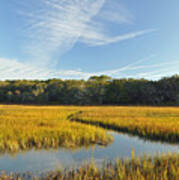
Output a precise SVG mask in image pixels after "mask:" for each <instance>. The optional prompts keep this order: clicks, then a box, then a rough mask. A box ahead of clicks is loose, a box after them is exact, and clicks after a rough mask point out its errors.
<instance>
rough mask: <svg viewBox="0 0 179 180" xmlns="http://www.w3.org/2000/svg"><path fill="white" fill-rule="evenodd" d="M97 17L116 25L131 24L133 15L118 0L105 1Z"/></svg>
mask: <svg viewBox="0 0 179 180" xmlns="http://www.w3.org/2000/svg"><path fill="white" fill-rule="evenodd" d="M99 17H100V18H102V19H104V20H106V21H109V22H113V23H117V24H124V23H125V24H133V21H134V19H135V18H134V15H133V14H132V13H131V12H130V11H129V10H128V9H127V8H126V7H125V6H124V5H123V4H122V3H120V1H119V0H112V1H111V0H106V5H105V7H103V8H102V10H101V12H100V13H99Z"/></svg>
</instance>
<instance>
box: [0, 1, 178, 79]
mask: <svg viewBox="0 0 179 180" xmlns="http://www.w3.org/2000/svg"><path fill="white" fill-rule="evenodd" d="M178 7H179V1H178V0H172V1H163V0H157V1H156V0H150V1H140V2H139V0H132V1H131V0H125V1H124V0H31V1H29V0H23V1H22V0H11V1H7V0H1V1H0V79H49V78H65V79H66V78H68V79H69V78H74V79H81V78H84V79H86V78H88V77H89V76H92V75H101V74H106V75H109V76H112V77H114V78H129V77H132V78H147V79H159V78H161V77H163V76H170V75H173V74H177V73H179V46H178V44H177V43H178V42H179V21H178V18H179V9H178Z"/></svg>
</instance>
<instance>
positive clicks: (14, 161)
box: [0, 132, 179, 173]
mask: <svg viewBox="0 0 179 180" xmlns="http://www.w3.org/2000/svg"><path fill="white" fill-rule="evenodd" d="M110 133H111V132H110ZM111 134H112V135H113V136H114V142H113V143H112V144H110V145H109V146H107V147H100V146H98V145H96V146H93V147H90V148H88V149H86V148H81V149H79V150H76V151H72V150H68V149H58V150H38V151H35V150H31V151H28V152H25V153H22V152H20V153H18V154H16V155H15V156H12V155H10V154H4V155H1V156H0V171H2V170H3V171H5V172H6V173H9V172H16V173H22V172H31V173H45V172H48V171H50V170H57V169H61V167H63V168H66V167H68V168H70V167H73V166H75V167H77V166H78V165H80V163H83V162H88V161H91V160H92V159H93V160H95V162H96V163H99V164H100V163H102V162H103V161H104V160H115V159H116V158H118V157H120V158H130V157H131V150H132V149H135V156H142V155H144V154H147V155H148V154H150V155H152V156H153V155H156V154H157V153H168V152H179V144H175V145H172V144H167V143H160V142H152V141H144V140H142V139H140V138H138V137H133V136H129V135H126V134H119V133H115V132H112V133H111Z"/></svg>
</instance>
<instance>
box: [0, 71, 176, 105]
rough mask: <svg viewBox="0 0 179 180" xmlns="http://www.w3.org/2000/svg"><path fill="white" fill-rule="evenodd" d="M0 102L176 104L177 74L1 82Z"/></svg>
mask: <svg viewBox="0 0 179 180" xmlns="http://www.w3.org/2000/svg"><path fill="white" fill-rule="evenodd" d="M0 103H7V104H58V105H179V76H177V75H175V76H172V77H169V78H163V79H161V80H158V81H149V80H145V79H138V80H136V79H112V78H110V77H108V76H105V75H102V76H92V77H90V78H89V79H88V80H87V81H84V80H60V79H52V80H47V81H38V80H36V81H30V80H16V81H0Z"/></svg>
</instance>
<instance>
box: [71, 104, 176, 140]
mask: <svg viewBox="0 0 179 180" xmlns="http://www.w3.org/2000/svg"><path fill="white" fill-rule="evenodd" d="M71 119H72V120H74V121H78V122H82V123H87V124H93V125H95V126H101V127H104V128H108V129H112V130H117V131H120V132H127V133H131V134H134V135H139V136H141V137H144V138H148V139H154V140H162V141H168V142H174V143H178V142H179V108H177V107H117V106H114V107H112V106H109V107H88V108H84V109H83V110H82V111H79V112H78V113H76V114H75V115H73V116H72V117H71Z"/></svg>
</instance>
